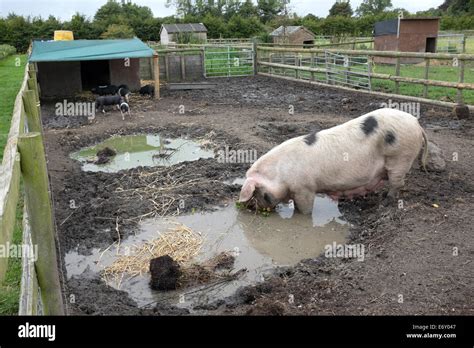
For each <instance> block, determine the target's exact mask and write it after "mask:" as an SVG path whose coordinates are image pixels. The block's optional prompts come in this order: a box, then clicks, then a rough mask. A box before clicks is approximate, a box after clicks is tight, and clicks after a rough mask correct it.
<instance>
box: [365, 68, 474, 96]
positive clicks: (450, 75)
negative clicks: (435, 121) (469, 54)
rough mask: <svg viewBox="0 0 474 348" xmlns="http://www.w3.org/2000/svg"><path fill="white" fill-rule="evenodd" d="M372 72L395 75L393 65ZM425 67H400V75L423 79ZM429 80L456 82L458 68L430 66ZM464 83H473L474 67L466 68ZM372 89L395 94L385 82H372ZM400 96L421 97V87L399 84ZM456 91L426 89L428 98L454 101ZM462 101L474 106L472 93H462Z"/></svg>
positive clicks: (387, 82)
mask: <svg viewBox="0 0 474 348" xmlns="http://www.w3.org/2000/svg"><path fill="white" fill-rule="evenodd" d="M374 72H376V73H382V74H392V75H394V74H395V67H394V66H393V65H376V66H375V69H374ZM424 74H425V67H424V66H419V65H402V66H401V68H400V75H401V76H405V77H414V78H424ZM429 79H431V80H438V81H448V82H457V81H458V79H459V68H457V67H453V66H449V65H440V66H430V71H429ZM464 81H465V82H468V83H474V67H473V66H466V67H465V75H464ZM372 88H373V89H374V90H377V91H382V92H388V93H391V92H395V83H394V82H392V81H387V80H377V79H373V80H372ZM400 94H403V95H410V96H418V97H422V96H423V85H414V84H406V83H400ZM456 95H457V90H456V89H454V88H445V87H428V98H429V99H436V100H443V101H456ZM463 96H464V101H465V102H466V103H467V104H471V105H474V91H469V90H465V91H464V92H463Z"/></svg>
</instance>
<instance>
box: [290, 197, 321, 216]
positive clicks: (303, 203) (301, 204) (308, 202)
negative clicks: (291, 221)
mask: <svg viewBox="0 0 474 348" xmlns="http://www.w3.org/2000/svg"><path fill="white" fill-rule="evenodd" d="M315 197H316V194H314V193H313V192H311V191H299V192H296V193H295V195H294V201H295V205H296V208H298V210H299V212H300V213H302V214H311V213H312V212H313V204H314V198H315Z"/></svg>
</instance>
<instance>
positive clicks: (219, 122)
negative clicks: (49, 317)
mask: <svg viewBox="0 0 474 348" xmlns="http://www.w3.org/2000/svg"><path fill="white" fill-rule="evenodd" d="M214 83H216V84H217V86H216V88H215V89H207V90H194V91H169V90H166V89H164V90H163V91H162V99H161V100H158V101H156V100H150V99H148V98H142V97H138V96H132V99H131V107H132V117H131V118H129V117H128V116H127V118H126V119H125V121H122V120H121V115H120V113H119V112H116V111H111V112H108V113H107V114H105V115H98V116H97V117H96V119H95V120H94V121H93V122H92V123H89V121H88V120H87V118H83V119H80V118H78V117H74V118H64V119H61V120H59V119H58V118H56V117H55V116H53V115H54V103H44V104H43V106H42V108H43V109H42V116H43V124H44V127H45V145H46V152H47V159H48V169H49V173H50V178H51V189H52V195H53V198H54V202H55V205H54V209H55V218H56V225H57V228H58V235H59V240H60V243H61V252H62V254H61V259H62V263H63V270H64V272H65V274H66V275H67V276H66V279H67V281H66V282H67V284H66V285H67V286H66V287H65V288H66V289H67V290H66V291H67V293H66V297H67V298H69V296H71V295H74V297H75V303H69V304H68V312H69V313H70V314H88V315H121V314H122V315H124V314H125V315H143V314H172V315H187V314H249V315H282V314H287V315H299V314H301V315H308V314H310V315H356V314H362V315H381V314H396V315H401V314H405V315H410V314H416V315H420V314H421V315H429V314H431V315H442V314H470V313H471V311H472V308H471V305H472V303H471V302H470V300H469V299H470V296H471V293H470V292H471V290H470V288H471V281H470V274H471V268H472V267H471V266H470V264H469V263H470V260H471V255H470V254H469V253H468V252H460V253H459V255H457V256H453V252H452V250H453V247H454V246H458V245H459V246H462V249H463V250H464V249H465V250H471V249H472V248H473V247H474V245H473V240H472V238H471V229H472V228H471V226H472V223H473V217H472V214H471V211H472V207H473V204H474V201H473V196H472V193H473V192H474V187H473V186H472V180H471V176H472V171H473V169H474V167H473V166H474V162H473V153H474V151H473V150H474V140H473V139H474V136H473V135H474V134H473V128H472V121H469V120H455V119H453V118H452V116H451V110H448V109H444V108H439V107H433V106H430V105H421V118H420V122H421V124H422V125H423V127H424V128H425V129H426V130H427V133H428V137H429V138H430V139H431V140H432V141H434V142H435V143H437V144H438V145H439V146H440V148H441V149H442V150H443V151H444V153H445V154H447V155H448V156H447V158H448V160H447V162H448V163H447V170H446V171H444V172H428V173H425V172H423V171H422V170H420V169H418V167H417V166H416V167H414V168H412V170H411V172H410V173H409V175H408V177H407V179H406V186H405V187H404V189H403V191H402V193H401V198H402V199H403V201H404V206H403V208H402V209H399V208H397V207H396V206H390V205H389V206H386V205H383V204H382V200H383V197H382V194H381V193H378V194H372V195H369V196H368V197H367V198H364V199H363V198H361V199H356V200H353V201H341V202H340V203H339V205H338V206H337V208H338V209H339V211H340V213H341V217H340V218H341V219H343V220H345V221H346V222H348V223H349V225H346V227H347V228H348V234H347V236H345V237H344V238H347V241H348V242H352V243H363V244H364V245H366V246H367V248H368V250H366V258H365V261H364V262H358V261H357V260H356V259H349V260H343V259H337V258H327V257H324V256H322V255H321V254H320V253H318V254H317V255H310V256H308V255H307V254H304V255H306V256H300V255H299V254H298V255H297V257H296V258H298V257H300V258H301V261H300V262H298V261H299V260H297V261H296V262H292V263H290V264H288V265H284V262H283V263H282V264H281V267H279V268H272V269H271V270H270V271H269V272H265V273H264V276H263V273H258V272H263V270H264V269H261V270H258V271H257V274H258V275H259V277H258V278H255V279H253V278H248V277H249V276H250V275H252V274H253V273H252V272H254V271H255V270H250V271H248V272H247V273H245V272H244V273H243V274H244V275H243V276H242V277H243V278H245V277H247V278H245V279H247V281H245V282H242V281H241V279H240V278H238V279H237V278H233V279H231V280H230V282H226V283H225V286H221V287H212V288H211V287H208V286H206V285H204V286H202V287H201V286H194V287H191V288H188V289H178V290H176V291H174V292H171V293H165V294H164V293H162V292H160V291H151V292H150V290H149V289H145V288H144V287H141V286H138V288H137V286H135V287H134V284H135V285H136V284H138V283H140V282H143V281H142V280H140V279H141V278H139V277H141V276H137V277H135V278H134V279H133V281H132V282H125V281H124V282H123V284H122V283H121V284H122V286H121V287H120V286H116V287H114V286H110V284H109V283H106V282H105V281H104V280H103V278H102V276H101V274H100V262H99V261H100V255H102V254H103V253H105V251H106V250H107V249H108V248H110V247H111V246H113V245H117V243H118V241H119V242H120V243H125V244H126V243H127V239H128V238H132V237H133V236H135V235H136V234H137V233H140V231H141V228H143V224H144V223H145V224H148V225H147V226H148V228H152V229H153V228H157V227H156V226H157V225H154V224H153V222H150V221H148V222H146V219H147V218H149V217H154V218H157V219H161V218H162V217H163V216H164V217H166V218H167V219H168V220H170V221H172V222H173V221H174V222H176V221H181V222H182V221H188V222H189V223H195V222H196V221H197V222H199V223H198V224H196V225H193V226H195V228H196V229H199V226H201V228H204V227H203V226H207V225H206V224H210V226H216V227H215V228H216V229H217V231H216V230H214V231H213V232H215V233H217V234H218V235H219V236H220V237H219V240H225V241H229V238H230V243H229V244H228V245H226V247H229V248H230V249H231V250H232V249H233V247H234V246H235V245H236V244H232V243H239V242H241V239H240V237H239V239H232V235H229V234H230V233H229V231H231V229H229V228H231V227H232V226H234V227H235V226H237V227H239V226H240V227H242V226H244V225H246V224H247V225H246V226H250V228H249V229H248V230H245V228H244V227H242V228H243V229H244V234H243V235H242V238H247V239H248V240H249V243H250V246H249V245H246V247H245V248H241V250H240V254H239V253H237V254H236V255H237V256H235V258H236V261H235V266H234V267H235V269H234V270H233V271H234V272H235V273H236V274H242V273H239V271H240V269H239V265H241V264H245V262H248V259H246V258H247V257H249V255H253V257H255V254H252V253H254V252H255V250H260V249H259V248H265V247H268V245H267V244H266V243H264V242H265V241H259V240H258V233H257V234H255V233H254V232H255V231H253V229H252V226H255V224H257V225H258V226H263V227H265V225H268V224H270V223H271V222H272V221H275V219H277V220H276V221H277V222H278V221H280V220H278V219H279V217H278V216H274V214H275V213H271V214H270V215H269V216H268V217H265V216H263V215H262V216H260V215H252V214H253V213H249V212H247V211H246V210H239V211H236V212H234V211H232V212H231V214H230V215H225V216H226V218H225V219H223V218H222V216H221V215H219V214H220V213H222V212H228V209H233V207H234V206H235V201H236V200H237V198H238V195H239V191H240V188H241V187H240V185H239V184H238V183H237V184H234V182H236V181H235V180H236V179H239V178H242V177H243V176H244V175H245V172H246V170H247V169H248V167H249V166H250V165H249V164H248V163H235V162H232V161H229V162H219V161H218V160H217V157H214V158H212V157H206V158H201V159H196V160H192V161H187V162H183V163H178V164H175V165H172V166H155V167H137V168H133V169H127V170H122V171H120V172H100V171H99V172H91V171H83V170H82V169H81V168H82V164H81V163H80V162H78V161H76V160H74V159H72V158H71V154H72V153H74V152H76V151H79V150H81V149H82V148H84V147H89V146H93V145H96V144H98V143H100V142H102V141H104V140H107V139H109V138H110V137H112V136H120V135H121V136H124V135H127V136H128V135H137V136H138V137H139V140H140V142H139V143H138V144H142V143H141V141H143V140H144V139H147V142H148V144H152V145H153V144H154V143H152V142H151V140H152V139H151V138H150V135H155V136H156V135H160V136H163V137H166V138H167V139H174V138H184V139H187V140H193V141H196V142H198V143H200V144H206V146H207V147H206V149H207V150H211V151H214V153H215V154H217V153H218V152H219V151H220V150H222V149H225V148H226V147H230V148H233V149H249V150H256V151H257V153H258V155H259V156H261V155H262V154H264V153H265V152H267V151H268V150H270V149H271V148H273V147H274V146H276V145H277V144H279V143H281V142H283V141H285V140H287V139H289V138H292V137H295V136H297V135H303V134H308V133H310V132H312V131H319V130H321V129H325V128H329V127H332V126H335V125H337V124H341V123H343V122H346V121H348V120H349V119H351V118H354V117H357V116H360V115H362V114H364V113H367V112H369V111H372V110H375V109H377V108H379V107H380V104H381V103H384V102H388V101H387V100H384V99H383V98H379V97H375V96H367V95H363V94H359V93H357V92H342V91H340V90H337V89H332V88H330V87H324V88H323V87H315V86H308V85H305V84H303V83H293V82H288V81H283V80H279V79H276V78H265V77H262V76H257V77H247V78H232V79H215V81H214ZM400 100H402V99H400ZM289 105H293V106H294V111H295V112H294V114H290V113H289V112H288V110H289ZM183 106H184V110H185V112H184V113H181V112H180V110H182V109H183ZM160 144H161V143H157V144H154V145H153V146H155V147H156V148H158V147H159V146H161V145H160ZM140 146H141V145H140ZM453 153H457V154H458V156H459V160H458V161H453V160H450V158H451V156H450V155H449V154H453ZM229 182H230V184H229ZM71 202H74V207H73V208H74V209H73V208H71ZM181 202H182V203H183V204H181ZM178 209H179V213H178ZM216 216H217V218H216ZM219 216H220V219H219V218H218V217H219ZM305 218H307V219H309V220H310V219H311V218H310V217H305V216H299V217H298V220H289V221H290V223H291V222H292V221H300V220H299V219H305ZM183 219H184V220H183ZM186 219H187V220H186ZM234 219H235V221H234ZM249 221H250V223H249ZM220 222H226V223H228V224H230V225H232V226H231V227H225V226H227V225H225V226H224V227H222V226H221V227H219V226H220V225H219V223H220ZM150 224H151V225H150ZM281 226H286V225H284V221H283V220H281V221H280V222H279V226H277V227H275V228H274V229H273V230H272V231H273V232H274V233H277V232H278V230H279V229H281V228H282V227H281ZM234 227H232V228H234ZM293 227H294V229H296V228H297V225H294V226H293ZM219 228H222V229H221V230H219ZM294 229H293V228H289V229H288V230H285V231H284V232H285V233H284V235H285V236H287V237H286V238H290V239H291V238H297V236H296V234H295V232H294ZM266 231H267V230H266ZM211 232H212V231H211ZM252 232H253V234H252ZM327 233H329V236H327V237H328V238H333V237H332V235H331V233H330V232H327ZM208 237H212V235H209V236H208ZM252 238H255V239H257V241H255V240H253V241H252ZM252 243H254V244H252ZM255 243H257V244H255ZM259 243H260V244H259ZM237 245H238V244H237ZM313 247H314V249H317V246H316V245H311V248H313ZM212 250H214V249H212ZM212 250H211V251H212ZM91 255H92V258H91ZM94 255H95V256H94ZM302 255H303V254H302ZM260 256H261V255H260ZM94 257H96V258H94ZM97 257H99V261H98V260H97ZM252 260H254V259H251V260H250V261H252ZM98 265H99V266H98ZM87 266H90V267H87ZM256 279H258V280H256ZM144 284H145V285H146V287H147V288H148V285H147V284H148V283H147V280H146V276H145V281H144ZM220 285H222V284H220ZM223 289H225V291H224V290H223ZM190 294H193V295H190ZM399 294H403V298H404V301H403V303H399V302H398V298H399ZM145 295H146V296H147V298H146V299H145V300H144V298H143V297H144V296H145ZM290 295H292V296H293V298H294V301H288V298H289V296H290ZM181 296H185V297H183V298H185V300H184V301H182V302H181ZM148 297H151V300H150V298H148Z"/></svg>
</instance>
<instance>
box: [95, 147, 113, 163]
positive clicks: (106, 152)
mask: <svg viewBox="0 0 474 348" xmlns="http://www.w3.org/2000/svg"><path fill="white" fill-rule="evenodd" d="M116 154H117V152H115V151H114V150H112V149H111V148H110V147H106V148H104V149H102V150H99V151H97V160H96V161H95V162H94V164H106V163H109V162H110V160H111V159H112V157H114V156H115V155H116Z"/></svg>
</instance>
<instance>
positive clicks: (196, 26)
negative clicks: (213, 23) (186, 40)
mask: <svg viewBox="0 0 474 348" xmlns="http://www.w3.org/2000/svg"><path fill="white" fill-rule="evenodd" d="M161 28H162V29H163V28H165V29H166V31H167V32H168V33H170V34H174V33H207V28H206V26H205V25H204V24H202V23H186V24H163V25H162V26H161Z"/></svg>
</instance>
